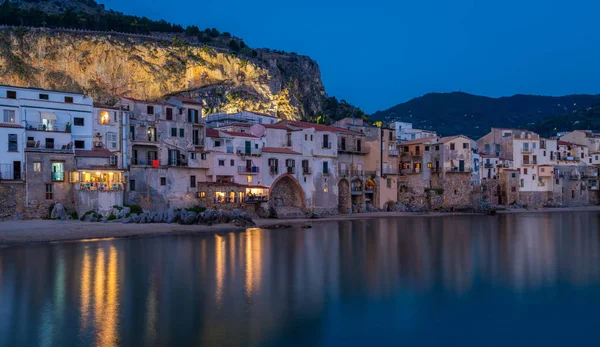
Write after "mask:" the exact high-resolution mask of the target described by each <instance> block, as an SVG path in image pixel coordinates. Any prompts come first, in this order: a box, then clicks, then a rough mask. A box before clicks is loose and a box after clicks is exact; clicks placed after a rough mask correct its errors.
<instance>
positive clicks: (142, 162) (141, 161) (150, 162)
mask: <svg viewBox="0 0 600 347" xmlns="http://www.w3.org/2000/svg"><path fill="white" fill-rule="evenodd" d="M156 160H157V159H137V158H132V159H131V165H138V166H152V165H153V163H154V161H156ZM155 166H160V160H159V161H158V163H157V164H156V165H155Z"/></svg>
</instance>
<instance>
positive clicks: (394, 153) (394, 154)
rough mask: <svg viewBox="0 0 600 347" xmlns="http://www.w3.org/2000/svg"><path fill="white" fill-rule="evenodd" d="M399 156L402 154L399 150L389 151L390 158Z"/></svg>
mask: <svg viewBox="0 0 600 347" xmlns="http://www.w3.org/2000/svg"><path fill="white" fill-rule="evenodd" d="M399 154H400V153H399V151H398V150H397V149H390V150H389V151H388V155H389V156H390V157H397V156H398V155H399Z"/></svg>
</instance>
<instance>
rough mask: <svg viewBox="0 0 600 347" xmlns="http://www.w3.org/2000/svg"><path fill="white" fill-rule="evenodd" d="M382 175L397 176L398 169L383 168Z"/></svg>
mask: <svg viewBox="0 0 600 347" xmlns="http://www.w3.org/2000/svg"><path fill="white" fill-rule="evenodd" d="M383 174H384V175H397V174H398V169H392V168H383Z"/></svg>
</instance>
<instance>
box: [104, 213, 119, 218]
mask: <svg viewBox="0 0 600 347" xmlns="http://www.w3.org/2000/svg"><path fill="white" fill-rule="evenodd" d="M115 219H117V216H115V215H114V214H112V213H111V214H110V216H108V218H106V220H115Z"/></svg>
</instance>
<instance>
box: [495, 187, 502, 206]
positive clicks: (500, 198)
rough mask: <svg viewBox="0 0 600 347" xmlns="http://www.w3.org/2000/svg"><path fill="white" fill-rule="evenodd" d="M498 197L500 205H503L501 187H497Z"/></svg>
mask: <svg viewBox="0 0 600 347" xmlns="http://www.w3.org/2000/svg"><path fill="white" fill-rule="evenodd" d="M496 195H497V196H498V205H502V191H501V190H500V186H499V185H498V186H497V187H496Z"/></svg>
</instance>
